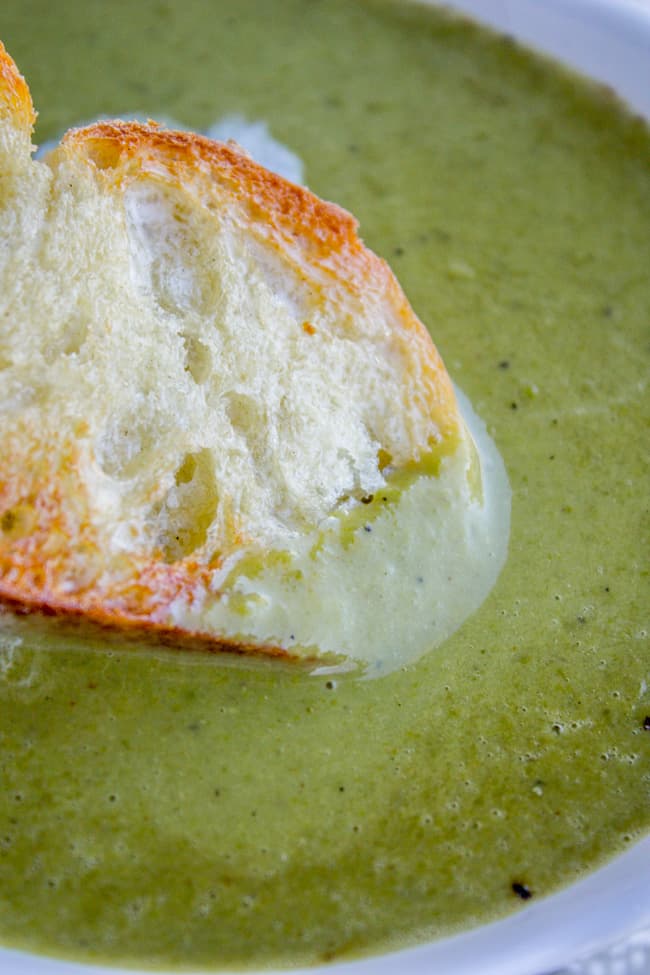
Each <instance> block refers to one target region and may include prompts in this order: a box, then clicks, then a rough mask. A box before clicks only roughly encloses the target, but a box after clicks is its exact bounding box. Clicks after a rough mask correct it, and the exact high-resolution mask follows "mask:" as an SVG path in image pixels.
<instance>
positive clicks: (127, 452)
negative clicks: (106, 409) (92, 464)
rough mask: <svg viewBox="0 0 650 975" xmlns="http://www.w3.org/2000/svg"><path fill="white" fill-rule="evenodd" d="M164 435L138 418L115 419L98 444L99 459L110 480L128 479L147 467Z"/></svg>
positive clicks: (150, 424) (96, 445) (97, 457)
mask: <svg viewBox="0 0 650 975" xmlns="http://www.w3.org/2000/svg"><path fill="white" fill-rule="evenodd" d="M160 433H161V431H160V430H157V429H156V426H155V424H154V423H153V422H151V423H148V422H147V420H146V419H145V418H139V417H138V416H137V415H130V416H129V415H126V416H122V417H119V418H115V419H114V421H113V422H112V423H111V424H110V425H109V426H108V427H107V428H106V429H105V430H104V432H103V434H102V435H101V437H100V438H99V439H98V441H97V442H96V444H95V459H96V460H97V463H98V464H99V466H100V467H101V469H102V470H103V472H104V473H105V474H107V475H108V476H109V477H113V478H116V479H117V480H128V479H129V478H132V477H135V476H136V475H137V474H138V473H140V472H141V471H142V470H144V469H145V468H146V467H147V465H148V464H149V462H150V458H151V451H152V450H153V449H154V448H155V445H156V443H157V442H158V439H159V437H160Z"/></svg>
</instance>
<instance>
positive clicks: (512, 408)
mask: <svg viewBox="0 0 650 975" xmlns="http://www.w3.org/2000/svg"><path fill="white" fill-rule="evenodd" d="M510 409H511V410H516V409H517V404H516V403H514V402H513V403H511V404H510Z"/></svg>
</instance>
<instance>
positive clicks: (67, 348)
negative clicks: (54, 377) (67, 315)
mask: <svg viewBox="0 0 650 975" xmlns="http://www.w3.org/2000/svg"><path fill="white" fill-rule="evenodd" d="M87 335H88V324H87V321H86V320H84V319H82V318H81V317H75V318H71V319H69V320H68V321H67V322H65V323H64V324H63V326H62V328H61V331H60V332H59V334H58V335H53V336H52V338H51V339H50V342H49V344H48V345H47V346H46V348H45V349H44V350H43V357H44V359H45V361H46V362H47V363H53V362H55V361H56V360H57V359H58V358H59V356H60V355H66V356H70V355H78V354H79V353H80V352H81V349H82V347H83V344H84V342H85V341H86V337H87Z"/></svg>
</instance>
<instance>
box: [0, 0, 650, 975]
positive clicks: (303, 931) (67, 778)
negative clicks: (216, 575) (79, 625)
mask: <svg viewBox="0 0 650 975" xmlns="http://www.w3.org/2000/svg"><path fill="white" fill-rule="evenodd" d="M0 36H2V38H3V40H4V42H5V44H6V46H7V48H8V50H9V51H10V52H11V53H12V55H13V56H14V58H15V59H16V61H17V63H18V64H19V66H20V68H21V70H22V71H23V72H24V74H25V75H26V77H27V78H28V79H29V82H30V85H31V88H32V92H33V96H34V101H35V104H36V106H37V108H38V109H39V111H40V113H41V115H40V122H39V127H38V131H37V135H36V139H37V141H41V140H43V139H46V138H49V137H52V136H54V135H56V134H57V133H58V132H59V131H60V130H61V128H63V127H66V126H67V125H69V124H70V123H72V122H75V121H77V120H83V119H84V118H89V117H93V116H96V115H97V114H100V113H105V114H109V115H111V114H120V113H126V112H131V111H143V112H146V113H149V114H150V115H152V116H154V117H155V116H156V115H158V114H159V115H166V116H172V117H174V118H177V119H179V120H181V121H182V122H183V123H185V124H186V125H188V126H194V127H197V128H202V127H206V126H208V125H209V124H210V123H212V122H214V121H215V120H216V119H217V118H219V117H220V116H222V115H224V114H226V113H231V112H239V113H242V114H244V115H246V116H247V117H249V118H251V119H258V118H261V119H265V120H266V121H267V122H268V124H269V126H270V129H271V132H272V133H273V134H274V135H275V136H276V137H277V138H279V139H281V140H282V141H284V142H285V143H286V144H287V145H289V146H290V147H291V148H293V149H294V150H295V151H296V152H297V153H298V154H299V155H300V156H301V157H302V158H303V160H304V161H305V164H306V176H307V181H308V183H309V185H310V187H311V188H313V189H314V190H315V191H316V192H318V193H319V195H321V196H324V197H326V198H328V199H333V200H336V201H337V202H339V203H341V204H343V205H344V206H346V207H347V208H348V209H350V210H352V211H353V212H354V213H355V214H356V215H357V216H358V217H359V219H360V221H361V232H362V234H363V236H364V238H365V240H366V242H367V243H368V244H369V245H370V246H371V247H373V249H375V250H376V251H378V252H379V253H380V254H382V255H383V256H385V257H386V258H387V259H388V260H389V262H390V263H391V264H392V266H393V267H394V269H395V271H396V273H397V275H398V277H399V278H400V280H401V282H402V284H403V286H404V288H405V290H406V292H407V294H408V295H409V297H410V299H411V301H412V303H413V305H414V307H415V309H416V311H417V312H418V314H419V315H420V317H421V318H422V319H423V320H424V321H425V322H426V323H427V324H428V326H429V327H430V329H431V332H432V334H433V336H434V339H435V341H436V344H437V345H438V347H439V349H440V351H441V352H442V354H443V357H444V358H445V361H446V363H447V366H448V369H449V371H450V373H451V375H452V377H453V378H454V380H455V381H456V382H457V383H458V384H459V385H460V386H461V388H462V389H463V390H464V391H465V392H466V393H467V394H468V395H469V397H470V398H471V400H472V402H473V404H474V406H475V408H476V409H477V411H478V412H479V413H480V414H481V416H482V417H483V418H484V420H485V421H486V423H487V425H488V428H489V430H490V432H491V433H492V435H493V436H494V438H495V440H496V442H497V444H498V445H499V448H500V450H501V452H502V454H503V457H504V459H505V463H506V465H507V468H508V472H509V476H510V480H511V485H512V489H513V512H512V515H513V520H512V534H511V542H510V551H509V557H508V561H507V564H506V567H505V569H504V571H503V573H502V575H501V577H500V579H499V581H498V583H497V585H496V587H495V589H494V590H493V591H492V593H491V595H490V596H489V598H488V599H487V601H486V602H485V603H484V604H483V606H482V607H481V609H480V610H479V611H478V612H477V613H475V615H474V616H473V617H471V618H470V619H469V620H468V621H467V622H466V623H465V624H464V625H463V626H462V628H461V629H460V630H459V631H458V632H457V633H456V634H455V635H454V636H453V637H452V638H451V639H449V640H448V641H447V642H446V643H444V644H443V645H442V646H439V647H438V648H437V649H435V650H433V651H432V652H431V653H430V654H428V655H427V656H425V657H424V658H423V659H421V660H420V661H419V663H417V664H416V665H411V666H409V667H407V668H405V669H403V670H399V671H397V672H396V673H392V674H390V675H389V676H386V677H384V678H380V679H376V680H359V679H358V678H355V677H354V676H352V675H349V676H342V677H338V678H336V680H333V679H332V678H328V677H326V676H323V677H315V676H310V675H309V674H307V673H305V672H304V671H302V670H297V669H292V668H287V667H286V666H284V665H274V664H254V665H248V664H242V663H241V662H240V663H238V664H236V663H233V662H230V661H227V660H225V659H223V660H220V659H214V658H208V657H204V656H201V655H192V654H187V653H181V652H178V653H173V652H168V653H162V652H160V651H155V650H148V651H146V650H142V648H139V649H138V648H136V647H132V646H126V645H122V644H115V643H114V642H113V643H111V644H110V645H108V646H104V647H100V646H95V645H91V643H90V641H88V642H86V643H85V644H84V643H83V641H80V640H79V639H77V638H75V639H72V638H71V639H70V640H69V641H66V640H65V639H58V640H57V641H56V643H55V644H53V645H51V646H48V645H44V641H43V640H42V638H41V637H40V636H39V635H38V634H37V633H34V634H33V635H32V636H31V637H26V636H24V637H23V641H22V642H19V641H18V639H16V640H14V641H13V642H12V640H11V639H9V638H7V637H6V636H5V638H4V640H3V644H2V650H1V651H0V783H1V789H0V940H1V941H2V942H3V943H4V944H5V945H8V946H17V947H24V948H29V949H32V950H34V951H38V952H46V953H49V954H55V955H62V956H65V957H74V958H77V959H84V958H89V959H92V960H101V961H111V962H116V963H117V962H119V963H126V964H137V965H144V966H153V967H155V966H174V965H179V966H180V965H184V966H201V965H203V966H206V967H214V968H218V967H220V966H222V967H225V968H227V967H229V966H231V967H238V966H244V967H245V966H247V965H249V966H252V965H259V966H262V965H274V964H278V965H279V964H289V963H298V962H302V963H312V962H319V961H323V960H331V959H338V958H342V957H351V956H356V955H359V954H363V953H368V952H378V951H382V950H385V949H388V948H392V947H396V946H399V945H404V944H412V943H416V942H418V941H423V940H426V939H430V938H435V937H439V936H441V935H445V934H449V933H451V932H454V931H458V930H460V929H465V928H467V927H469V926H471V925H474V924H478V923H480V922H485V921H488V920H491V919H493V918H495V917H498V916H500V915H503V914H504V913H506V912H507V911H510V910H514V909H516V908H517V907H518V906H519V905H520V904H521V899H520V897H521V895H522V893H524V894H525V893H530V894H531V895H532V896H533V897H535V898H540V897H543V896H544V895H546V894H549V893H551V892H553V891H555V890H557V889H558V888H559V887H561V886H563V885H565V884H567V883H569V882H570V881H572V880H574V879H575V878H577V877H579V876H580V875H581V874H584V872H585V871H587V870H591V869H593V868H594V867H596V866H597V865H599V864H600V863H602V862H603V861H604V860H605V859H606V858H608V857H611V856H612V855H614V854H616V853H617V852H619V851H620V850H622V849H623V848H624V846H625V845H626V844H628V843H630V842H631V841H633V840H634V839H635V838H637V837H639V836H640V835H641V834H642V833H643V832H644V831H645V830H647V829H648V826H649V825H650V733H649V732H648V730H646V729H644V724H646V725H647V724H648V723H650V722H649V721H648V719H647V717H646V716H648V715H649V714H650V693H649V691H648V684H650V673H649V672H650V652H649V644H648V633H647V630H646V629H645V627H647V609H648V605H649V603H650V599H649V595H650V593H649V586H648V576H647V554H648V550H649V546H650V538H649V532H648V514H647V489H648V483H649V480H648V475H649V472H648V451H647V436H648V419H649V415H650V406H649V400H648V396H647V393H646V392H645V383H646V380H647V376H648V360H649V351H650V345H649V344H648V309H649V308H650V280H649V276H648V268H649V267H650V241H649V234H648V228H649V226H650V167H649V166H648V159H649V158H650V137H649V135H648V131H647V129H646V128H645V127H644V126H643V124H642V123H640V122H638V121H635V120H634V119H632V118H631V117H629V116H628V115H626V114H625V113H624V112H623V111H622V110H620V108H619V107H618V106H617V105H616V104H613V103H612V101H611V99H610V98H609V97H608V96H607V95H606V94H604V93H603V92H600V91H598V90H596V89H593V88H591V87H589V86H587V85H586V84H583V83H582V82H580V81H578V80H576V79H574V78H573V77H570V76H568V75H566V74H564V73H562V72H561V71H559V70H558V69H556V68H555V67H552V66H549V65H547V64H546V63H543V62H542V61H540V60H536V59H534V58H532V57H530V56H529V55H527V54H525V53H523V52H521V51H519V50H518V49H517V48H516V47H514V46H513V44H512V43H511V42H510V41H508V40H507V39H504V38H499V37H496V36H491V35H489V34H487V33H483V32H481V31H479V30H475V29H474V28H472V27H470V26H467V25H466V24H464V23H462V22H460V21H456V20H453V19H450V18H449V17H447V16H444V15H442V14H440V13H436V12H434V11H430V10H427V9H424V8H419V7H411V6H408V5H399V6H396V5H392V4H383V3H379V2H372V3H370V2H368V3H364V2H354V0H348V2H338V0H320V2H318V3H306V2H298V0H283V2H268V0H257V2H255V0H238V2H237V3H229V2H226V0H222V2H218V3H217V2H208V0H184V2H183V3H168V2H164V0H155V2H154V0H146V2H144V0H142V2H139V3H135V4H134V3H132V2H127V0H114V2H113V3H111V4H110V9H109V5H107V4H102V3H100V2H84V3H81V2H79V3H77V2H67V3H64V4H52V3H51V2H49V0H48V2H45V0H32V2H30V3H20V2H18V0H9V2H8V3H5V4H4V5H3V9H2V12H1V13H0ZM0 449H1V448H0ZM406 625H408V606H405V626H406Z"/></svg>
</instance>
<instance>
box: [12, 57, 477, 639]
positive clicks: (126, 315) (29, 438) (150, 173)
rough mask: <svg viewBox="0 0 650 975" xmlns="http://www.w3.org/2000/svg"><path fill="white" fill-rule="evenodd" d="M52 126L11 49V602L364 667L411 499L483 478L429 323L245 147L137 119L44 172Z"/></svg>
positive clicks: (303, 194)
mask: <svg viewBox="0 0 650 975" xmlns="http://www.w3.org/2000/svg"><path fill="white" fill-rule="evenodd" d="M33 121H34V112H33V109H32V104H31V99H30V95H29V91H28V89H27V86H26V84H25V82H24V80H23V79H22V78H21V76H20V75H19V73H18V71H17V69H16V67H15V65H14V63H13V62H12V60H11V59H10V57H9V56H8V54H7V53H6V52H5V50H4V48H1V49H0V602H2V603H3V604H5V605H6V606H11V607H13V608H14V609H17V610H20V611H27V612H30V611H38V610H40V611H44V612H47V613H52V614H63V615H67V616H81V617H83V618H85V619H89V620H94V621H96V622H99V623H103V624H108V625H110V626H117V627H124V628H129V627H142V628H145V629H150V630H156V631H160V632H163V633H171V634H174V633H177V634H179V636H180V635H183V634H184V635H192V636H197V637H200V638H201V639H202V640H204V641H205V644H206V646H209V647H213V648H215V649H235V650H246V651H249V650H255V651H261V652H265V653H274V654H282V655H287V656H302V657H306V658H312V657H319V656H320V655H321V654H327V653H333V654H336V653H339V652H340V653H343V654H351V655H353V656H354V652H355V648H354V645H353V644H354V643H355V641H358V639H359V636H358V634H359V632H361V629H363V627H362V626H361V624H358V625H357V622H355V614H356V615H357V616H358V617H359V619H360V618H361V616H362V615H363V612H365V611H367V607H366V608H365V609H364V606H363V605H362V604H364V600H365V602H367V599H368V598H369V597H368V596H367V592H368V591H369V589H371V590H372V592H373V593H374V595H373V596H372V601H373V606H375V607H381V606H382V605H383V604H384V603H386V605H387V606H389V608H388V609H387V610H386V612H394V608H390V607H391V606H392V604H390V600H388V602H387V601H386V593H387V592H388V591H389V590H390V589H391V587H394V585H395V582H394V580H392V579H391V578H390V573H388V575H387V574H386V573H385V572H384V570H383V568H382V565H384V564H386V557H387V555H386V553H387V549H388V548H389V547H390V545H394V544H397V545H403V546H405V547H406V548H405V550H408V548H409V546H410V545H412V544H413V540H412V539H411V540H409V539H410V536H408V537H406V536H404V534H403V532H402V526H401V525H400V521H399V518H400V505H401V504H402V500H403V498H402V496H403V494H404V491H405V490H406V487H409V486H411V485H413V484H414V483H415V482H416V481H418V480H420V479H421V480H423V481H426V482H437V483H438V489H440V490H442V489H441V488H440V485H441V483H442V482H441V480H440V474H441V464H443V465H444V463H446V461H445V458H449V457H454V456H456V457H460V456H461V455H462V458H463V460H462V463H460V466H459V467H458V471H457V472H456V474H454V478H453V479H452V480H451V481H450V483H449V485H447V486H445V488H444V492H446V495H445V497H446V496H448V495H449V492H451V493H452V494H453V492H454V491H455V490H457V489H458V487H459V485H461V486H462V484H464V483H466V482H467V480H468V471H469V469H470V467H471V460H468V457H469V456H470V452H471V451H470V440H469V438H468V435H467V433H466V430H465V425H464V423H463V421H462V419H461V417H460V414H459V412H458V407H457V403H456V399H455V396H454V392H453V388H452V385H451V382H450V380H449V377H448V375H447V373H446V371H445V369H444V366H443V364H442V361H441V359H440V356H439V355H438V353H437V351H436V349H435V347H434V345H433V343H432V342H431V339H430V337H429V334H428V332H427V331H426V329H425V328H424V327H423V325H422V324H421V323H420V322H419V321H418V319H417V318H416V316H415V314H414V313H413V311H412V310H411V308H410V306H409V304H408V302H407V300H406V298H405V296H404V294H403V292H402V291H401V289H400V287H399V285H398V283H397V281H396V279H395V277H394V276H393V274H392V273H391V271H390V269H389V268H388V266H387V265H386V264H385V263H384V262H383V261H382V260H380V259H379V258H378V257H377V256H375V255H374V254H373V253H371V252H370V251H369V250H368V249H367V248H366V247H364V245H363V244H362V242H361V241H360V239H359V237H358V236H357V225H356V222H355V220H354V218H353V217H352V216H350V214H348V213H347V212H345V211H344V210H342V209H340V208H339V207H337V206H334V205H332V204H330V203H324V202H322V201H321V200H319V199H318V198H317V197H315V196H314V195H313V194H312V193H310V192H308V191H307V190H306V189H303V188H301V187H298V186H295V185H292V184H290V183H288V182H286V181H285V180H283V179H281V178H280V177H278V176H276V175H274V174H273V173H271V172H269V171H267V170H265V169H263V168H262V167H260V166H258V165H257V164H256V163H255V162H253V161H252V159H251V158H249V157H248V156H247V155H246V154H245V153H243V152H242V151H241V150H239V149H238V148H237V147H236V146H235V145H233V144H227V145H226V144H221V143H217V142H212V141H210V140H208V139H206V138H203V137H201V136H198V135H193V134H188V133H182V132H172V131H165V130H163V129H161V128H160V127H158V126H156V125H155V124H153V123H152V124H149V125H140V124H137V123H123V122H119V121H117V122H111V123H98V124H96V125H91V126H89V127H87V128H84V129H80V130H74V131H71V132H69V133H68V134H67V135H66V136H65V138H64V139H63V142H62V144H61V145H60V147H58V148H57V149H56V150H55V151H54V152H53V153H52V154H51V155H50V156H49V157H48V158H47V160H46V161H45V162H38V161H35V160H33V159H32V155H31V153H32V147H31V129H32V125H33ZM454 485H455V487H454ZM444 492H443V494H444ZM382 499H383V500H382ZM429 500H430V499H429ZM382 518H383V519H384V521H386V523H387V524H390V526H391V527H390V532H389V535H390V537H391V538H393V541H392V542H390V541H389V540H388V539H389V536H386V537H385V538H384V540H383V541H382V542H380V543H377V545H378V546H379V547H377V548H375V549H374V550H372V551H371V553H370V556H369V555H368V554H367V550H366V549H364V554H363V556H359V555H356V554H355V552H356V551H357V549H359V548H360V547H361V543H358V542H357V541H356V540H357V538H361V539H362V541H363V542H364V544H366V543H367V542H368V541H369V536H370V535H371V534H372V530H373V526H374V525H375V522H376V523H377V524H376V527H379V524H380V522H381V519H382ZM405 525H406V523H405ZM414 526H415V527H414ZM406 527H407V528H408V531H410V532H411V534H412V533H413V532H415V533H418V532H419V531H420V528H419V527H418V523H417V521H415V522H412V523H411V524H410V527H409V526H408V525H406ZM391 533H392V534H391ZM379 534H380V535H381V532H379ZM427 544H429V543H427ZM418 557H419V556H418ZM355 559H356V560H357V561H356V562H355ZM346 560H347V562H346ZM344 564H346V565H347V569H345V570H344V568H343V566H344ZM357 571H358V572H363V573H365V574H366V581H365V583H364V586H363V587H362V588H361V589H358V588H357V587H356V585H354V584H352V583H350V582H346V583H345V585H344V586H343V589H341V588H339V589H338V590H337V589H336V586H335V587H334V589H332V588H331V587H330V588H329V589H328V588H327V587H325V588H322V587H321V582H322V579H323V578H324V577H325V576H327V578H328V579H333V580H334V579H336V578H337V577H338V576H339V574H340V575H341V578H342V579H343V578H344V579H347V580H351V579H354V578H355V573H357ZM368 574H369V575H370V578H368ZM350 588H352V589H353V590H354V592H348V591H347V590H349V589H350ZM364 593H366V595H365V596H364ZM355 601H356V603H355ZM280 604H281V605H280ZM355 605H356V609H355ZM292 607H293V609H292ZM294 611H295V613H296V614H297V617H300V619H298V618H296V619H295V623H294V620H293V619H292V618H291V614H292V612H294ZM362 611H363V612H362ZM373 611H374V610H373ZM377 611H378V612H379V611H380V610H379V609H378V610H377ZM301 614H302V615H301ZM300 620H302V623H301V622H300ZM337 621H338V622H337ZM402 625H404V626H407V627H408V612H407V620H406V622H405V623H403V624H402ZM360 627H361V629H360ZM371 629H373V628H372V627H371ZM379 630H381V621H379ZM364 632H365V630H364ZM373 632H374V630H373ZM378 632H379V631H378ZM355 634H356V635H355ZM391 639H393V638H391Z"/></svg>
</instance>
